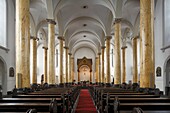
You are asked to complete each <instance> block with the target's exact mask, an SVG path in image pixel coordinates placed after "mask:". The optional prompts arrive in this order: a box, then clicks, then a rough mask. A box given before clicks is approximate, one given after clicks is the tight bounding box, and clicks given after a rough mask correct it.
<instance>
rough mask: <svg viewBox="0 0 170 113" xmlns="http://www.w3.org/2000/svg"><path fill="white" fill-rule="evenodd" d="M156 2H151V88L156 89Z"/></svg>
mask: <svg viewBox="0 0 170 113" xmlns="http://www.w3.org/2000/svg"><path fill="white" fill-rule="evenodd" d="M154 2H155V1H154V0H151V44H152V46H151V52H152V53H151V54H152V69H151V73H152V75H151V76H152V77H151V83H150V87H151V88H154V85H155V40H154V4H155V3H154Z"/></svg>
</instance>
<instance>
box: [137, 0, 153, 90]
mask: <svg viewBox="0 0 170 113" xmlns="http://www.w3.org/2000/svg"><path fill="white" fill-rule="evenodd" d="M151 17H152V14H151V0H149V1H148V0H140V38H141V39H142V40H141V41H142V43H141V44H142V52H143V56H142V59H141V61H142V62H143V67H142V68H143V70H142V71H143V72H142V76H141V77H140V78H141V79H140V87H143V88H148V87H150V81H151V79H152V78H151V77H152V76H153V73H152V66H153V65H152V52H151V51H152V49H151V48H152V35H151V34H152V27H151V23H152V22H151Z"/></svg>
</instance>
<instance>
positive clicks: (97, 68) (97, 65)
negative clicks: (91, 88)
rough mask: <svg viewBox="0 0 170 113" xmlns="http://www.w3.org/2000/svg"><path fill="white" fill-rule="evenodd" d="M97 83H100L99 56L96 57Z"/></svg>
mask: <svg viewBox="0 0 170 113" xmlns="http://www.w3.org/2000/svg"><path fill="white" fill-rule="evenodd" d="M95 78H96V81H95V82H96V83H99V58H98V57H96V77H95Z"/></svg>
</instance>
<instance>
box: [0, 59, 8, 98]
mask: <svg viewBox="0 0 170 113" xmlns="http://www.w3.org/2000/svg"><path fill="white" fill-rule="evenodd" d="M0 85H1V87H2V93H3V95H6V92H7V69H6V63H5V61H4V60H3V59H2V58H1V57H0Z"/></svg>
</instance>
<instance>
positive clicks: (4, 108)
mask: <svg viewBox="0 0 170 113" xmlns="http://www.w3.org/2000/svg"><path fill="white" fill-rule="evenodd" d="M58 106H61V105H58V103H57V101H56V99H52V100H51V101H50V102H49V103H41V102H31V103H30V102H18V103H17V102H13V103H11V102H10V103H7V102H5V103H4V102H1V103H0V112H11V111H12V112H26V111H27V110H28V109H30V108H34V109H36V110H37V111H38V112H49V113H57V111H58V110H57V108H58ZM59 111H61V109H59ZM61 112H62V111H61ZM62 113H64V112H62Z"/></svg>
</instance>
